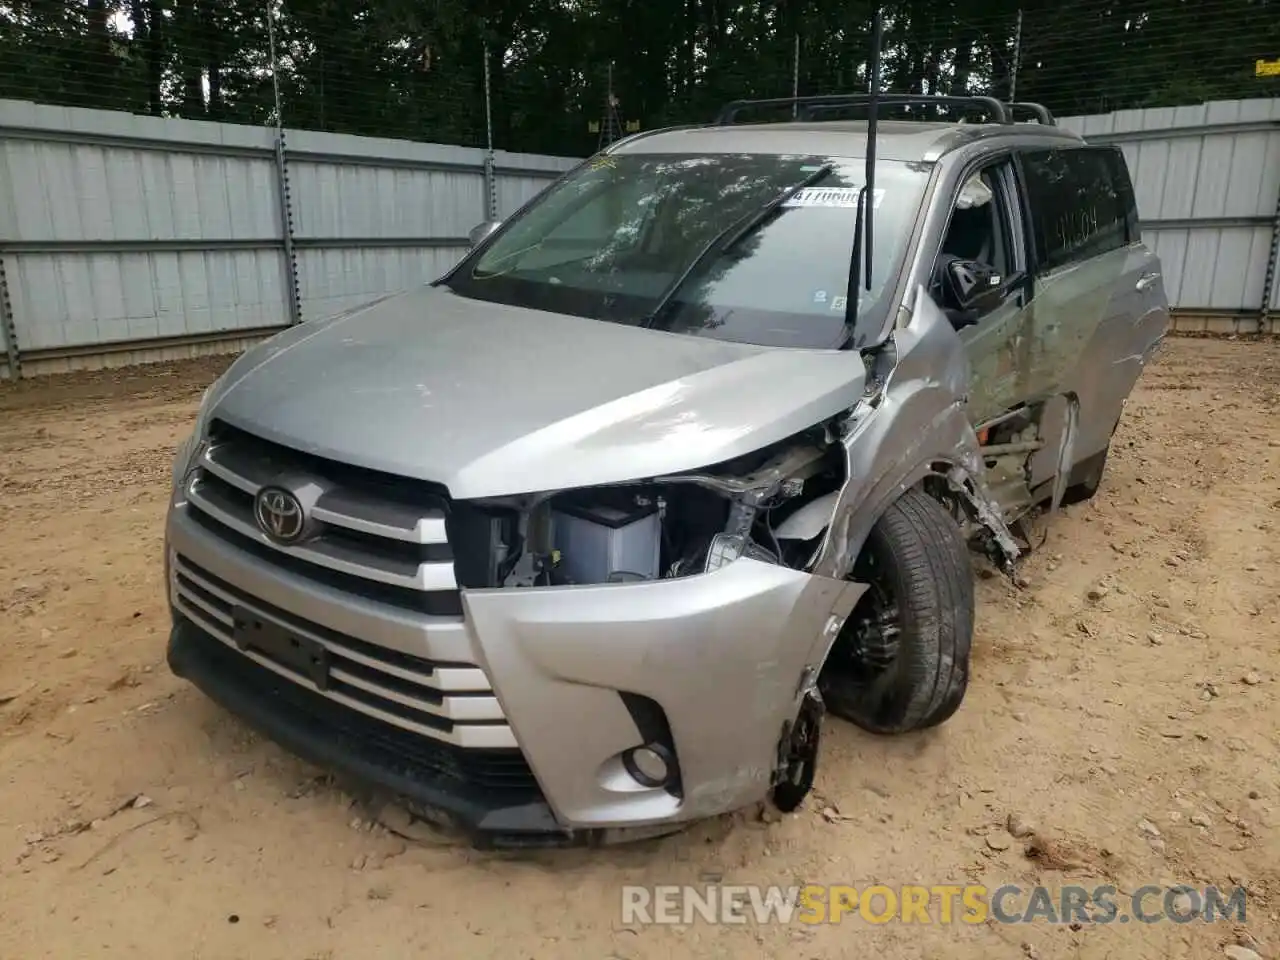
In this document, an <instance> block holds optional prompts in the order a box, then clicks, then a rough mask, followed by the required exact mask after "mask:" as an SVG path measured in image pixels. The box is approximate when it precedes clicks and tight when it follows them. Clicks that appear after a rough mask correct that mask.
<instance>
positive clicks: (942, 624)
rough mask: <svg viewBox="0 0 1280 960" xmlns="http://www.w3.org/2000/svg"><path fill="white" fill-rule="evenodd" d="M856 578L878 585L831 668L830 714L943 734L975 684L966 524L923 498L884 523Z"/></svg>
mask: <svg viewBox="0 0 1280 960" xmlns="http://www.w3.org/2000/svg"><path fill="white" fill-rule="evenodd" d="M850 579H852V580H857V581H859V582H863V583H868V584H870V586H869V587H868V589H867V592H866V593H865V594H863V596H862V597H861V598H860V599H859V601H858V604H857V606H856V607H855V609H854V611H853V613H852V615H850V617H849V618H848V620H846V621H845V624H844V627H843V628H842V629H841V631H840V635H839V636H838V637H837V638H836V642H835V644H834V645H833V646H832V650H831V654H830V656H828V658H827V662H826V664H825V665H824V666H823V669H822V674H821V676H820V678H819V689H820V691H821V693H822V697H823V700H824V701H825V702H826V705H827V709H828V710H830V711H831V713H833V714H835V715H836V716H838V717H842V718H844V719H845V720H848V721H850V722H852V723H854V724H856V725H857V726H859V727H861V728H862V729H864V730H867V731H869V732H871V733H882V734H893V733H906V732H908V731H911V730H923V729H926V728H929V727H933V726H937V725H938V724H940V723H943V722H944V721H946V720H947V719H949V718H950V717H951V715H952V714H954V713H955V712H956V710H958V709H959V707H960V703H961V701H962V700H963V699H964V695H965V690H966V689H967V688H968V685H969V651H970V648H971V646H972V643H973V611H974V584H973V568H972V565H971V562H970V559H969V550H968V546H967V545H966V543H965V540H964V536H963V534H962V533H961V531H960V527H959V525H958V524H957V523H956V522H955V520H954V519H952V517H951V516H950V514H948V513H947V511H946V510H945V509H944V508H943V506H942V505H941V504H940V503H938V501H936V500H934V499H933V498H932V497H930V496H929V495H928V494H926V493H925V492H923V491H922V490H909V491H907V492H906V493H905V494H903V495H902V497H901V498H900V499H898V500H897V501H896V502H895V503H894V504H893V505H892V506H890V507H889V509H888V510H886V511H885V513H884V515H883V516H882V517H881V518H880V519H879V520H878V521H877V522H876V525H875V526H874V527H873V528H872V530H871V534H870V535H869V536H868V538H867V542H866V545H865V546H864V547H863V550H862V554H861V556H860V557H859V558H858V563H856V564H855V565H854V569H853V571H852V573H851V574H850Z"/></svg>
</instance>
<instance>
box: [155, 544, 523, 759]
mask: <svg viewBox="0 0 1280 960" xmlns="http://www.w3.org/2000/svg"><path fill="white" fill-rule="evenodd" d="M169 586H170V595H171V597H172V600H173V603H174V606H175V607H176V608H177V609H178V610H179V612H181V613H182V615H183V616H185V617H187V618H188V619H190V620H191V621H192V622H193V623H195V624H196V625H197V626H199V627H200V629H202V630H203V631H204V632H205V633H207V634H209V635H210V636H211V637H214V638H215V639H217V640H219V641H221V642H222V643H225V644H226V645H227V646H228V647H230V648H232V649H234V650H236V651H238V652H239V653H241V654H242V655H244V656H246V657H248V658H249V659H251V660H253V661H254V662H255V663H257V664H258V665H260V666H262V667H264V668H266V669H268V670H271V671H272V672H273V673H275V674H277V675H279V676H281V677H284V678H287V679H288V680H290V681H292V682H294V683H297V684H300V685H302V686H305V687H308V688H309V689H313V690H317V691H318V692H319V693H321V694H322V695H323V696H325V697H328V698H329V699H331V700H333V701H335V702H337V703H341V704H343V705H344V706H347V707H350V708H351V709H353V710H357V711H359V712H361V713H363V714H366V715H367V716H371V717H375V718H377V719H379V720H382V721H384V722H386V723H390V724H393V725H395V726H398V727H401V728H402V729H405V730H410V731H412V732H414V733H417V734H421V735H423V736H428V737H432V738H434V739H436V740H442V741H445V742H448V743H453V744H456V745H457V746H460V747H464V748H513V747H516V741H515V736H514V734H513V733H512V732H511V728H510V726H509V725H508V724H507V723H506V722H505V716H504V714H503V712H502V707H501V704H500V703H499V702H498V700H497V698H496V697H495V696H494V695H493V692H492V689H491V688H490V687H489V684H488V681H487V679H486V678H485V676H484V672H483V671H482V670H481V669H480V668H478V667H473V666H466V665H458V666H452V665H448V666H437V665H435V664H433V663H431V662H430V661H423V660H420V659H417V658H410V657H407V656H405V655H403V654H398V653H397V652H395V651H390V650H386V651H383V650H382V649H381V648H378V647H375V646H373V645H371V644H366V643H362V642H361V641H358V640H356V639H355V638H351V639H350V640H349V641H346V642H344V641H343V639H342V637H341V635H334V634H332V632H331V631H326V630H325V629H324V628H323V627H319V626H308V625H306V624H305V623H299V622H296V621H295V619H294V618H293V617H289V618H287V619H285V618H283V617H281V616H277V615H275V614H274V613H272V612H270V611H267V610H265V609H263V608H262V607H261V606H260V605H258V604H255V603H254V602H253V601H252V599H251V598H248V597H244V596H238V595H236V593H233V592H231V590H229V589H225V588H223V587H222V586H220V585H219V584H217V583H214V582H212V580H211V579H210V577H209V576H207V575H205V574H204V573H203V572H202V571H200V570H199V569H198V568H196V567H195V566H194V565H193V564H191V563H190V562H188V561H186V560H184V558H183V557H181V556H174V557H173V558H172V561H171V566H170V584H169ZM237 593H238V591H237ZM236 608H243V609H245V610H248V611H250V612H252V614H253V615H254V616H255V617H260V618H261V619H262V620H264V621H269V622H271V623H273V624H275V625H277V626H279V627H281V628H283V629H286V630H288V631H290V632H291V633H293V634H295V635H297V636H300V637H304V638H306V639H308V640H310V641H312V642H314V643H317V644H320V645H321V646H323V647H324V648H325V650H326V651H328V654H329V656H330V658H331V659H330V668H329V678H330V682H329V685H328V687H327V688H326V689H318V688H317V687H316V686H315V684H314V683H312V681H311V680H310V678H308V677H306V676H303V675H301V674H300V673H297V672H295V670H293V669H292V668H290V667H289V666H286V665H284V664H281V663H277V662H276V661H275V660H273V659H271V657H269V656H266V655H264V654H262V653H259V652H258V651H256V650H253V649H242V648H240V647H239V646H237V645H236V643H235V635H234V629H235V627H234V624H235V615H234V613H233V611H234V610H235V609H236ZM357 645H359V646H360V647H361V649H356V647H357ZM393 660H398V661H399V662H391V661H393Z"/></svg>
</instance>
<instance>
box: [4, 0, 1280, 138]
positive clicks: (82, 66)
mask: <svg viewBox="0 0 1280 960" xmlns="http://www.w3.org/2000/svg"><path fill="white" fill-rule="evenodd" d="M269 3H271V4H273V6H272V8H271V9H272V10H273V16H274V23H273V26H274V32H275V40H276V60H277V79H278V81H279V87H280V96H281V100H282V105H283V116H284V121H285V123H286V124H287V125H289V126H292V127H302V128H308V129H319V130H331V131H338V132H344V133H357V134H364V135H372V136H387V137H401V138H409V139H415V140H430V141H436V142H442V143H457V144H466V145H481V144H483V143H484V142H485V139H486V136H485V130H486V125H485V123H486V117H485V97H484V85H485V62H484V60H485V51H486V50H487V51H488V57H489V64H488V66H489V83H490V85H491V90H492V101H491V113H492V124H493V131H494V142H495V145H496V146H498V147H500V148H505V149H511V150H523V151H529V152H540V153H556V154H583V153H586V152H589V151H591V150H592V149H594V148H595V147H596V145H597V140H598V134H596V133H593V132H592V131H591V130H590V129H589V127H590V126H591V124H593V123H599V121H600V120H601V118H602V117H603V116H604V113H605V104H606V102H607V94H608V92H609V91H610V90H612V92H613V94H614V96H615V97H616V99H617V102H618V119H619V120H620V121H621V122H622V123H623V124H626V123H628V122H637V123H639V124H640V125H641V126H642V127H643V128H646V129H648V128H653V127H657V126H661V125H664V124H670V123H681V122H692V121H702V120H705V119H707V118H708V117H710V116H712V115H714V113H715V111H716V109H717V107H718V106H719V105H720V104H722V103H723V102H725V101H727V100H732V99H737V98H741V97H776V96H786V95H788V94H790V92H791V90H792V88H793V84H795V85H796V86H797V87H798V89H799V90H800V92H801V93H828V92H839V91H851V90H862V89H865V87H866V82H867V77H866V48H867V40H868V21H869V18H870V14H871V5H870V0H380V2H376V3H375V2H373V0H0V97H7V98H16V99H27V100H36V101H40V102H45V103H56V104H66V105H72V106H84V107H96V108H105V109H117V110H128V111H133V112H136V113H149V114H153V115H157V116H160V115H175V116H183V117H189V118H195V119H212V120H226V121H232V122H243V123H266V122H270V121H271V120H272V118H273V116H274V93H273V78H272V73H271V45H270V43H269V33H268V23H267V18H268V4H269ZM883 9H884V15H885V59H884V82H885V86H886V88H888V89H892V90H898V91H923V92H930V93H961V92H967V93H994V94H996V95H998V96H1001V97H1005V98H1007V97H1009V96H1010V94H1011V93H1013V92H1015V86H1014V75H1015V64H1016V65H1017V69H1016V95H1017V98H1018V99H1021V100H1026V99H1030V100H1038V101H1040V102H1043V103H1045V104H1046V105H1048V106H1049V107H1050V108H1051V109H1053V110H1054V111H1055V112H1057V113H1059V114H1072V113H1096V112H1103V111H1108V110H1115V109H1123V108H1128V107H1146V106H1168V105H1176V104H1181V103H1195V102H1200V101H1203V100H1208V99H1223V98H1239V97H1260V96H1277V95H1280V80H1278V79H1276V78H1257V77H1255V76H1254V75H1253V62H1254V60H1256V59H1260V58H1269V57H1270V58H1273V57H1277V56H1280V0H1203V2H1201V3H1194V2H1192V0H1083V2H1081V3H1079V4H1077V5H1070V4H1062V3H1061V2H1060V0H1055V2H1053V3H1050V2H1049V0H1026V2H1024V3H1022V5H1021V15H1020V14H1019V2H1018V0H983V2H981V3H979V2H977V0H941V2H939V0H896V2H889V3H886V5H885V6H884V8H883ZM797 39H798V41H799V49H800V57H799V63H798V67H799V69H798V71H797V70H796V67H797V62H796V59H795V51H796V44H797ZM611 65H612V66H611Z"/></svg>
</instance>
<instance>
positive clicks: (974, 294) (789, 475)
mask: <svg viewBox="0 0 1280 960" xmlns="http://www.w3.org/2000/svg"><path fill="white" fill-rule="evenodd" d="M865 99H866V98H859V97H839V98H830V97H829V98H809V99H805V100H788V101H785V102H784V103H783V107H784V109H785V110H786V112H787V115H788V117H787V120H786V122H774V123H769V122H764V123H760V122H757V123H752V122H746V121H744V120H743V115H744V113H746V114H749V113H750V111H751V110H753V109H759V110H760V111H762V112H765V113H767V109H772V108H774V107H777V106H778V104H777V103H775V102H772V101H771V102H757V103H739V104H734V105H731V106H730V107H729V108H727V109H726V111H725V112H724V114H723V115H722V116H721V118H720V119H719V121H718V122H716V123H714V124H709V125H704V126H697V127H685V128H675V129H669V130H662V131H656V132H652V133H645V134H641V135H638V136H635V137H632V138H630V139H627V140H625V141H622V142H620V143H618V144H616V145H614V146H612V147H610V148H609V149H607V150H605V151H603V152H602V153H600V154H599V155H597V156H595V157H592V158H591V159H590V160H588V161H586V162H584V163H583V164H581V165H580V166H578V167H577V168H576V169H575V170H573V171H571V172H570V173H568V174H566V175H565V176H564V177H563V178H562V179H561V180H560V181H559V182H557V183H556V184H554V185H553V186H551V187H550V188H548V189H547V190H546V191H544V192H543V193H542V194H541V195H540V196H538V197H537V198H536V199H534V200H533V201H532V202H530V203H529V204H528V205H526V206H525V207H524V208H523V209H522V210H520V211H519V212H518V213H517V214H516V215H515V216H513V217H512V218H511V219H510V220H509V221H508V222H506V223H505V224H502V225H497V226H495V225H482V228H481V229H478V231H477V234H476V239H477V243H476V246H475V247H474V249H473V250H472V251H471V252H470V254H469V255H468V256H467V257H466V258H465V259H464V260H463V261H462V262H461V263H459V264H458V266H457V267H456V268H455V269H453V270H452V271H451V272H450V273H449V274H448V275H446V276H445V277H444V278H442V279H441V280H439V281H438V282H436V283H434V284H432V285H430V286H427V287H425V288H422V289H415V290H412V291H409V292H407V293H403V294H399V295H395V296H390V297H387V298H384V299H382V300H379V301H377V302H375V303H372V304H368V305H366V306H364V307H361V308H360V309H357V310H354V311H351V312H348V313H345V314H342V315H339V316H336V317H332V318H330V319H328V320H324V321H316V322H309V323H306V324H303V325H301V326H297V327H293V328H291V329H289V330H288V331H286V332H284V333H282V334H280V335H278V336H276V337H274V338H273V339H271V340H269V341H267V342H266V343H264V344H262V345H260V346H258V347H256V348H254V349H252V350H250V351H249V352H248V353H246V354H245V355H244V356H242V357H240V358H239V359H238V360H237V361H236V362H235V363H234V364H233V365H232V366H231V368H230V369H229V370H228V371H227V373H226V374H225V375H224V376H223V377H222V378H220V379H219V380H218V381H217V382H216V383H215V384H214V385H213V386H212V387H210V389H209V391H208V393H207V394H206V396H205V398H204V401H203V403H202V405H201V408H200V412H199V416H198V421H197V423H196V426H195V430H194V432H193V434H192V436H191V437H190V439H189V440H188V441H187V442H186V443H184V444H183V446H182V448H181V450H180V451H179V452H178V455H177V458H176V462H175V465H174V471H173V496H172V502H171V505H170V510H169V516H168V522H167V537H166V546H165V560H166V568H167V582H168V590H169V598H170V602H171V605H172V610H173V631H172V635H171V639H170V644H169V662H170V664H171V667H172V669H173V671H174V672H175V673H176V674H178V675H179V676H182V677H185V678H188V679H189V680H190V681H192V682H193V683H194V684H196V685H197V686H198V687H199V688H200V689H202V690H203V691H205V692H206V693H207V694H208V695H209V696H211V697H212V698H213V699H215V700H216V701H218V702H220V703H222V704H223V705H225V706H226V707H227V708H229V709H230V710H231V711H233V712H235V713H237V714H239V715H241V716H242V717H244V718H245V719H246V720H247V721H249V722H250V723H251V724H253V725H255V726H257V727H258V728H260V729H261V730H263V731H264V732H265V733H266V734H267V735H269V736H270V737H272V738H274V739H276V740H277V741H279V742H281V743H282V744H284V745H285V746H287V747H288V748H290V749H291V750H293V751H295V752H297V753H299V754H301V755H303V756H306V757H308V758H310V759H312V760H314V761H316V762H319V763H321V764H322V765H324V766H326V767H328V768H330V769H333V770H335V771H338V772H339V773H341V774H343V775H346V776H347V777H349V778H351V779H353V780H354V781H356V782H358V783H361V784H363V785H365V786H367V787H371V788H373V789H374V790H375V791H376V793H377V795H380V796H388V797H394V798H396V799H397V800H398V801H399V802H401V803H403V804H404V805H406V806H407V807H408V808H409V809H410V810H412V811H413V812H414V813H415V814H416V815H417V816H419V817H422V818H424V819H428V820H430V821H432V822H435V823H444V824H448V825H451V826H453V827H458V828H461V829H463V830H465V831H467V832H469V833H471V834H472V835H473V836H475V837H476V838H477V839H478V840H480V841H483V842H487V843H489V844H507V845H511V844H526V845H528V844H542V843H556V844H558V843H566V842H582V841H592V842H598V841H608V840H610V839H615V838H623V837H627V836H636V835H641V834H646V833H656V832H664V831H669V830H671V829H674V828H676V827H679V826H680V825H682V824H686V823H688V822H690V821H692V820H695V819H698V818H702V817H706V816H709V815H714V814H719V813H722V812H725V811H730V810H733V809H735V808H740V807H743V806H745V805H748V804H751V803H754V802H757V801H760V800H763V799H765V798H767V797H772V799H773V801H774V802H775V803H776V804H777V805H778V806H780V807H782V808H783V809H792V808H794V807H795V806H796V805H797V804H799V802H800V800H801V799H802V798H803V796H804V795H805V793H806V791H807V790H808V788H809V786H810V785H811V783H812V780H813V773H814V766H815V762H816V758H817V744H818V733H819V729H820V722H821V719H822V714H823V712H824V708H825V709H829V710H830V711H831V712H833V713H835V714H837V715H838V716H840V717H844V718H847V719H848V720H850V721H852V722H853V723H855V724H857V725H858V726H860V727H862V728H864V729H866V730H869V731H873V732H875V733H885V734H888V733H899V732H903V731H910V730H918V729H921V728H924V727H929V726H932V725H936V724H939V723H941V722H943V721H945V720H946V719H947V718H948V717H950V716H951V715H952V714H953V713H954V712H955V711H956V709H957V708H958V707H959V706H960V703H961V700H962V699H963V697H964V693H965V688H966V685H967V682H968V677H969V654H970V644H971V638H972V634H973V615H974V587H973V580H972V576H971V564H970V555H971V554H970V550H971V549H972V550H979V551H985V552H986V553H987V554H988V555H989V556H990V557H991V558H992V560H994V561H995V562H996V563H997V564H998V565H999V566H1001V567H1002V568H1004V569H1006V570H1011V569H1012V564H1013V561H1014V560H1015V559H1016V558H1017V556H1018V555H1019V552H1020V550H1021V549H1023V548H1024V544H1023V543H1022V542H1021V541H1020V539H1019V538H1018V537H1017V536H1015V534H1014V533H1013V532H1011V530H1016V529H1017V523H1018V521H1019V520H1021V519H1022V518H1024V517H1026V516H1028V515H1029V514H1031V513H1032V512H1033V511H1039V510H1045V511H1048V512H1052V511H1053V510H1055V509H1056V508H1057V507H1058V506H1059V505H1060V504H1064V503H1069V502H1073V501H1079V500H1082V499H1085V498H1088V497H1090V496H1091V495H1092V494H1093V493H1094V491H1096V490H1097V488H1098V484H1099V481H1100V479H1101V477H1102V473H1103V468H1104V465H1105V463H1106V458H1107V450H1108V447H1109V444H1110V440H1111V436H1112V434H1113V432H1114V430H1115V428H1116V424H1117V422H1118V420H1119V418H1120V415H1121V411H1122V408H1123V406H1124V403H1125V400H1126V398H1127V396H1128V394H1129V393H1130V391H1131V389H1132V388H1133V386H1134V383H1135V381H1136V380H1137V378H1138V376H1139V374H1140V373H1141V371H1142V368H1143V365H1144V364H1145V363H1146V362H1147V360H1148V359H1149V358H1150V357H1151V355H1152V352H1153V351H1154V350H1155V349H1156V347H1157V345H1158V344H1159V342H1160V341H1161V339H1162V337H1163V336H1164V334H1165V331H1166V327H1167V324H1168V309H1167V303H1166V299H1165V294H1164V287H1163V284H1162V282H1161V279H1160V273H1159V265H1158V261H1157V259H1156V257H1155V256H1154V255H1153V254H1152V252H1151V251H1150V250H1149V249H1148V248H1147V247H1146V246H1145V245H1144V244H1143V243H1142V240H1141V237H1140V235H1139V229H1138V218H1137V212H1136V209H1135V204H1134V195H1133V190H1132V187H1131V185H1130V181H1129V176H1128V172H1127V170H1126V166H1125V161H1124V157H1123V155H1122V154H1121V153H1120V152H1119V151H1118V150H1116V149H1114V148H1112V147H1095V146H1089V145H1087V144H1086V143H1084V142H1083V141H1082V140H1081V139H1079V138H1078V137H1076V136H1074V135H1072V134H1070V133H1068V132H1065V131H1063V130H1062V129H1060V128H1058V127H1057V126H1055V125H1054V124H1053V122H1052V118H1051V117H1049V115H1048V114H1047V112H1046V111H1044V110H1043V108H1039V107H1036V106H1034V105H1030V106H1029V107H1028V105H1009V104H1002V103H999V102H997V101H994V100H981V99H976V98H975V99H972V100H966V101H964V102H963V103H961V104H960V108H961V109H962V110H974V109H977V110H981V111H985V114H984V117H983V119H984V122H978V123H942V122H917V121H880V122H879V123H875V124H869V123H867V122H863V121H852V120H848V119H841V118H840V108H842V107H848V106H853V107H854V108H857V107H858V105H859V104H860V103H861V102H862V101H865ZM882 102H884V103H885V104H886V105H897V106H901V107H904V108H906V109H928V110H935V115H936V104H934V103H933V102H932V101H928V98H921V97H890V98H884V101H882ZM945 106H947V107H948V108H953V107H955V106H956V104H955V103H947V104H946V105H945ZM1024 107H1028V109H1027V112H1028V113H1029V114H1031V115H1032V116H1034V117H1035V122H1013V120H1012V115H1013V111H1014V109H1015V108H1016V109H1019V110H1021V109H1023V108H1024ZM873 116H874V114H873ZM873 131H874V132H873ZM869 141H870V142H869ZM868 155H870V157H871V159H870V161H868Z"/></svg>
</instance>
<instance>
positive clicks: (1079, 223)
mask: <svg viewBox="0 0 1280 960" xmlns="http://www.w3.org/2000/svg"><path fill="white" fill-rule="evenodd" d="M1023 166H1024V169H1025V171H1026V177H1027V193H1028V196H1029V199H1030V201H1031V216H1032V223H1033V228H1034V229H1033V233H1034V237H1035V247H1036V259H1037V260H1038V261H1039V264H1040V268H1041V269H1042V270H1052V269H1054V268H1056V267H1062V266H1066V265H1068V264H1071V263H1078V262H1080V261H1082V260H1088V259H1090V258H1091V257H1096V256H1099V255H1101V254H1104V253H1107V252H1108V251H1110V250H1115V249H1117V248H1119V247H1121V246H1124V244H1126V243H1127V242H1129V241H1130V240H1133V239H1137V236H1136V234H1137V212H1136V209H1135V208H1134V204H1133V188H1132V186H1131V185H1130V183H1129V176H1128V172H1127V170H1126V168H1125V165H1124V158H1123V156H1122V155H1120V154H1119V152H1118V151H1117V150H1115V149H1114V148H1112V147H1070V148H1066V149H1053V150H1031V151H1027V152H1026V153H1025V154H1024V155H1023Z"/></svg>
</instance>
